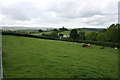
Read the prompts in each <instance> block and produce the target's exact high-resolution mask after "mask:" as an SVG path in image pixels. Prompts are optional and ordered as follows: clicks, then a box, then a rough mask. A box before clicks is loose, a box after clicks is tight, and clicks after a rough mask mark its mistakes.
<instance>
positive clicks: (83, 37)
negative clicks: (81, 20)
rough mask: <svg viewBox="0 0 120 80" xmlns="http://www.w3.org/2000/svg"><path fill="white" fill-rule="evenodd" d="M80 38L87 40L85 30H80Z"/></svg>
mask: <svg viewBox="0 0 120 80" xmlns="http://www.w3.org/2000/svg"><path fill="white" fill-rule="evenodd" d="M79 38H80V40H85V32H83V31H80V32H79Z"/></svg>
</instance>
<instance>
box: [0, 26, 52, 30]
mask: <svg viewBox="0 0 120 80" xmlns="http://www.w3.org/2000/svg"><path fill="white" fill-rule="evenodd" d="M0 27H1V28H2V29H5V30H18V29H26V30H28V29H33V30H38V29H42V30H49V29H53V28H51V27H23V26H0Z"/></svg>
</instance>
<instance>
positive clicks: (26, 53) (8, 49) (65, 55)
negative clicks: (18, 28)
mask: <svg viewBox="0 0 120 80" xmlns="http://www.w3.org/2000/svg"><path fill="white" fill-rule="evenodd" d="M100 47H101V46H97V45H91V47H81V43H72V42H65V41H57V40H45V39H37V38H29V37H19V36H6V35H4V36H3V71H4V77H5V78H117V77H118V50H117V49H114V48H109V47H105V49H100Z"/></svg>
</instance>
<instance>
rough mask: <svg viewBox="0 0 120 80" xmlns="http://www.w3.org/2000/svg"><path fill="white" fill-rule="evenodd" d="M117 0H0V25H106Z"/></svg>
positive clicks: (114, 14) (112, 21)
mask: <svg viewBox="0 0 120 80" xmlns="http://www.w3.org/2000/svg"><path fill="white" fill-rule="evenodd" d="M118 1H119V0H0V26H25V27H53V28H60V27H62V26H64V27H66V28H83V27H84V28H107V27H109V26H110V25H111V24H116V23H118Z"/></svg>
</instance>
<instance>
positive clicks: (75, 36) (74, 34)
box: [70, 29, 79, 40]
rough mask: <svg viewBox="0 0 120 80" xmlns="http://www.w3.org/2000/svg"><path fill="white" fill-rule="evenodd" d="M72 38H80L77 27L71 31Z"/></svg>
mask: <svg viewBox="0 0 120 80" xmlns="http://www.w3.org/2000/svg"><path fill="white" fill-rule="evenodd" d="M70 38H71V39H75V40H76V39H78V38H79V34H78V32H77V29H72V30H71V31H70Z"/></svg>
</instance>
